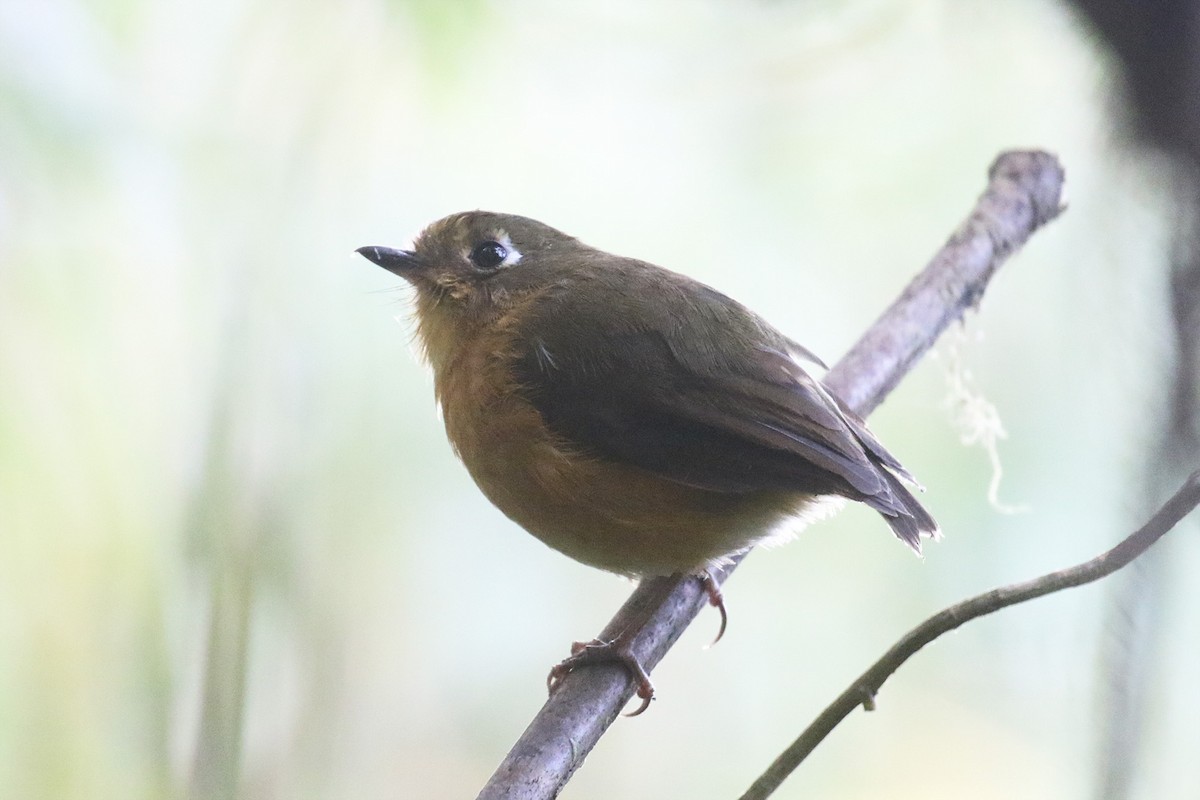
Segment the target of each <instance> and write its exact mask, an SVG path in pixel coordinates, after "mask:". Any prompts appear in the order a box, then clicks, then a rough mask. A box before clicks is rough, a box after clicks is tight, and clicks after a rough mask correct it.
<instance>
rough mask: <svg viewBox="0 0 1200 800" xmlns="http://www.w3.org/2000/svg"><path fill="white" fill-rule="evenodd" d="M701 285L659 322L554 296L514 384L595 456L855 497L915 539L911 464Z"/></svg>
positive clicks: (759, 486) (736, 309)
mask: <svg viewBox="0 0 1200 800" xmlns="http://www.w3.org/2000/svg"><path fill="white" fill-rule="evenodd" d="M707 291H708V292H710V293H711V295H709V296H707V297H706V298H705V302H704V304H703V305H702V306H700V307H692V308H691V309H690V310H688V311H687V313H676V314H674V315H669V316H668V321H669V323H670V324H668V325H663V326H659V327H658V328H656V329H654V330H648V329H646V328H644V327H639V326H637V325H636V324H631V323H630V321H629V318H628V316H623V317H616V316H613V315H610V314H606V313H604V309H600V308H598V307H597V306H595V305H589V306H584V305H582V304H580V303H578V302H576V301H575V299H574V297H573V296H572V295H571V294H567V295H565V296H563V297H561V298H560V299H558V300H557V301H555V300H553V299H551V301H549V302H548V303H546V305H545V307H543V308H542V309H540V313H541V315H542V316H541V317H540V319H539V320H538V322H537V323H536V324H535V325H532V326H531V327H530V335H525V336H522V337H520V338H519V341H521V342H523V347H522V349H520V350H519V351H518V353H517V354H516V360H515V363H514V370H515V374H516V377H517V380H518V383H519V387H520V391H521V392H522V393H523V394H524V396H525V397H526V398H527V399H528V400H529V402H530V403H532V404H533V406H534V407H535V408H537V410H538V411H539V412H540V413H541V415H542V417H543V418H544V420H545V422H546V424H547V425H548V426H549V427H550V429H551V430H552V431H553V432H554V433H555V434H556V435H558V436H559V437H561V438H562V439H563V440H565V441H567V442H569V443H570V444H571V445H572V446H574V447H577V448H579V449H580V450H582V451H583V452H586V453H590V454H592V455H594V456H597V457H600V458H605V459H609V460H612V461H616V462H620V463H625V464H630V465H634V466H637V467H640V468H642V469H645V470H649V471H650V472H653V473H655V474H657V475H659V476H661V477H664V478H667V479H669V480H672V481H676V482H678V483H682V484H686V485H689V486H694V487H697V488H701V489H705V490H708V491H712V492H720V493H745V492H754V491H762V490H785V491H796V492H804V493H811V494H817V495H823V494H836V495H841V496H844V497H848V498H851V499H854V500H861V501H863V502H865V503H867V504H868V505H870V506H871V507H872V508H874V509H876V510H877V511H879V512H880V513H881V514H882V515H883V516H884V517H885V519H887V521H888V523H889V524H890V525H891V526H892V528H893V530H894V531H895V532H896V534H897V535H898V536H899V537H900V538H901V539H903V540H904V541H905V542H907V543H908V544H910V545H911V546H913V547H918V546H919V537H920V534H921V533H922V532H926V533H933V532H935V531H936V524H935V523H934V522H933V520H932V518H930V517H929V515H928V513H926V512H925V510H924V509H923V508H922V507H921V506H920V504H919V503H918V502H917V501H916V499H915V498H913V496H912V495H911V494H910V493H909V492H908V491H907V490H906V489H905V488H904V487H903V485H902V484H901V483H900V481H899V480H898V479H897V474H899V475H901V476H903V477H905V478H907V477H908V475H907V473H906V472H904V471H903V468H902V467H900V465H899V463H898V462H897V461H896V459H895V458H893V457H892V456H891V454H889V453H888V452H887V450H885V449H884V448H883V446H882V445H881V444H880V443H879V442H878V440H876V439H875V437H874V436H873V435H871V433H870V432H869V431H868V430H867V429H866V426H865V425H864V424H863V423H862V422H861V420H859V419H858V418H857V417H854V416H853V415H852V414H850V413H848V412H847V411H846V410H845V409H844V408H842V407H841V405H840V404H839V403H838V402H837V401H836V400H835V399H834V398H833V397H832V396H831V395H830V394H829V393H828V391H827V390H825V389H824V387H823V386H821V385H820V384H819V383H818V382H817V381H816V380H814V379H813V378H812V377H811V376H809V375H808V374H807V373H806V372H805V371H804V370H803V369H802V368H801V367H800V365H799V364H798V363H797V360H796V358H794V357H793V353H792V352H791V351H792V348H793V347H794V345H792V343H791V342H790V341H788V340H787V339H785V338H784V337H782V335H780V334H778V333H776V332H775V331H774V330H773V329H771V328H769V327H767V326H766V325H765V323H762V322H761V321H760V320H758V319H757V317H753V315H751V314H750V312H749V311H746V310H745V309H743V308H742V307H741V306H737V305H736V304H735V303H734V301H732V300H729V299H728V298H725V297H724V296H723V295H719V294H717V293H716V292H713V291H712V290H707ZM623 299H628V298H623ZM722 301H723V302H725V303H728V304H730V306H729V307H728V308H722V307H721V305H720V303H721V302H722ZM660 311H661V309H660ZM706 315H707V316H706ZM634 316H635V317H636V315H634ZM657 318H658V319H660V320H661V319H663V315H662V314H661V313H660V314H659V315H658V317H657ZM663 328H665V329H666V330H670V331H671V333H669V334H668V333H664V332H663V330H662V329H663ZM717 336H720V337H721V339H720V341H716V340H714V337H717ZM802 355H803V353H802Z"/></svg>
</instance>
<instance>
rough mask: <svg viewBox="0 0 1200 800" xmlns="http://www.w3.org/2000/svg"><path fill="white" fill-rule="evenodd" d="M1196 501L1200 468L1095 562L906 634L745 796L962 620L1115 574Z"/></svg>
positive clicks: (772, 785) (755, 799) (968, 604)
mask: <svg viewBox="0 0 1200 800" xmlns="http://www.w3.org/2000/svg"><path fill="white" fill-rule="evenodd" d="M1197 505H1200V470H1197V471H1196V472H1193V473H1192V475H1191V477H1189V478H1188V479H1187V480H1186V481H1185V482H1184V484H1183V486H1182V487H1180V489H1179V491H1178V492H1176V493H1175V495H1174V496H1173V497H1172V498H1171V499H1170V500H1168V501H1167V503H1166V505H1164V506H1163V507H1162V508H1161V509H1159V510H1158V513H1157V514H1155V515H1154V516H1153V517H1151V518H1150V521H1149V522H1147V523H1146V524H1145V525H1144V526H1142V527H1141V528H1140V529H1138V530H1137V531H1134V532H1133V533H1132V534H1130V535H1129V537H1128V538H1126V539H1124V540H1123V541H1121V542H1120V543H1119V544H1118V545H1117V546H1116V547H1114V548H1112V549H1111V550H1109V551H1107V552H1104V553H1101V554H1100V555H1098V556H1096V557H1095V558H1093V559H1092V560H1091V561H1085V562H1084V563H1082V564H1079V565H1077V566H1074V567H1070V568H1068V569H1063V570H1059V571H1058V572H1051V573H1049V574H1048V575H1043V576H1041V577H1040V578H1034V579H1033V580H1031V581H1025V582H1024V583H1014V584H1011V585H1009V586H1002V587H1000V588H999V589H993V590H992V591H990V592H986V593H984V594H981V595H977V596H975V597H972V598H971V599H969V600H964V601H963V602H961V603H957V604H955V605H952V606H950V607H949V608H946V609H944V610H942V611H939V612H938V613H937V614H934V615H933V616H932V617H930V618H929V619H927V620H925V621H924V622H922V623H921V624H920V625H918V626H917V627H915V628H913V629H912V630H911V631H909V632H908V633H906V634H905V635H904V637H903V638H901V639H900V641H898V642H896V644H894V645H893V646H892V648H891V649H890V650H888V651H887V652H886V653H884V655H883V657H882V658H880V659H879V660H878V661H876V662H875V663H874V664H872V665H871V668H870V669H868V670H867V671H866V672H864V673H863V674H862V675H860V676H858V679H857V680H855V681H854V682H853V683H852V684H850V686H849V687H848V688H847V689H846V691H844V692H842V693H841V695H839V696H838V698H837V699H836V700H834V701H833V703H831V704H830V705H829V707H827V708H826V709H825V710H824V711H822V712H821V714H820V716H818V717H817V718H816V719H815V720H813V722H812V724H811V725H809V726H808V727H807V728H806V729H805V730H804V732H803V733H801V734H800V736H799V738H797V739H796V741H794V742H792V744H791V746H790V747H788V749H787V750H784V751H783V753H782V754H780V756H779V758H777V759H775V761H774V763H772V764H771V766H770V767H768V768H767V771H766V772H764V773H763V774H762V775H761V776H760V777H759V779H758V780H756V781H755V782H754V784H753V785H752V786H751V787H750V788H749V789H748V790H747V791H746V793H745V794H743V795H742V796H741V798H740V800H763V798H766V797H768V796H770V795H771V793H773V792H774V791H775V790H776V789H777V788H779V785H780V784H781V783H783V781H784V779H785V778H787V776H788V775H790V774H792V771H793V770H795V769H796V767H798V766H800V763H801V762H802V761H804V759H805V758H807V757H808V754H809V753H811V752H812V751H813V749H814V748H815V747H816V746H817V745H818V744H820V743H821V742H822V741H823V740H824V739H825V737H826V736H828V735H829V734H830V732H832V731H833V729H834V728H835V727H836V726H837V725H838V723H840V722H841V721H842V720H843V719H845V718H846V717H847V716H849V715H850V712H852V711H853V710H854V709H855V708H857V707H858V706H859V705H862V706H863V707H864V708H866V709H867V710H868V711H870V710H873V706H874V700H875V694H876V692H878V691H879V689H880V687H881V686H883V683H884V681H886V680H887V679H888V678H890V677H891V676H892V673H894V672H895V671H896V670H898V669H900V666H901V665H902V664H904V662H905V661H907V660H908V659H909V658H911V657H912V656H913V655H914V654H916V652H917V651H918V650H920V649H921V648H922V647H924V646H925V645H927V644H929V643H930V642H932V641H933V640H934V639H936V638H938V637H939V636H941V635H942V634H943V633H949V632H950V631H952V630H954V629H955V628H957V627H959V626H960V625H963V624H964V623H967V622H970V621H971V620H973V619H976V618H977V617H982V616H984V615H986V614H991V613H992V612H993V611H999V610H1000V609H1002V608H1007V607H1008V606H1011V605H1016V604H1017V603H1023V602H1025V601H1026V600H1033V599H1034V598H1037V597H1041V596H1043V595H1047V594H1051V593H1053V592H1057V591H1061V590H1063V589H1070V588H1072V587H1075V586H1082V585H1083V584H1085V583H1091V582H1092V581H1096V580H1099V579H1100V578H1103V577H1105V576H1107V575H1111V574H1112V573H1114V572H1116V571H1117V570H1119V569H1120V568H1121V567H1123V566H1125V565H1126V564H1128V563H1129V562H1131V561H1133V560H1134V559H1135V558H1137V557H1138V556H1140V555H1141V554H1142V553H1144V552H1146V550H1148V549H1149V548H1150V546H1151V545H1152V544H1154V543H1155V542H1157V541H1158V540H1159V539H1161V538H1162V537H1163V535H1165V534H1166V532H1167V531H1169V530H1171V528H1173V527H1175V525H1176V524H1177V523H1178V522H1179V521H1180V520H1181V519H1183V518H1184V517H1185V516H1187V515H1188V514H1189V513H1191V512H1192V510H1193V509H1195V508H1196V506H1197Z"/></svg>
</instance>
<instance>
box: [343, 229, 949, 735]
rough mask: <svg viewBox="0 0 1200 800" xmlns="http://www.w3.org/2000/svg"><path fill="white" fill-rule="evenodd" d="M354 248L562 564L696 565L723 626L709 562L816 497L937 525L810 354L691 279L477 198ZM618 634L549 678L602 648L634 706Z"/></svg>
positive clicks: (447, 407)
mask: <svg viewBox="0 0 1200 800" xmlns="http://www.w3.org/2000/svg"><path fill="white" fill-rule="evenodd" d="M358 252H359V253H361V254H362V255H363V256H365V257H366V258H368V259H370V260H371V261H373V262H375V263H376V264H378V265H379V266H381V267H383V268H385V269H387V270H388V271H390V272H392V273H394V274H396V275H398V276H400V277H401V278H404V279H405V280H406V281H408V282H409V283H411V284H412V285H413V286H414V287H416V319H417V331H418V334H419V339H420V342H421V344H422V346H423V348H424V352H425V355H426V357H427V359H428V361H429V363H430V364H431V365H432V367H433V373H434V385H435V389H436V392H437V399H438V402H439V403H440V404H441V408H442V412H443V419H444V421H445V425H446V433H447V435H448V436H449V439H450V442H451V444H452V446H453V447H454V449H455V451H456V452H457V453H458V455H459V457H460V458H461V459H462V461H463V463H464V464H465V465H466V467H467V470H468V471H469V472H470V473H471V476H472V477H473V478H474V479H475V482H476V483H477V484H478V485H479V488H480V489H481V490H483V493H484V494H485V495H487V497H488V499H489V500H491V501H492V502H493V503H494V504H495V505H496V507H497V508H499V509H500V510H501V511H502V512H504V514H506V515H507V516H508V517H509V518H510V519H512V520H513V521H515V522H516V523H518V524H519V525H521V527H523V528H525V530H527V531H529V532H530V533H532V534H533V535H534V536H536V537H537V538H539V539H541V540H542V541H543V542H545V543H546V544H548V545H549V546H551V547H553V548H554V549H556V550H559V551H561V552H563V553H565V554H566V555H568V556H570V557H571V558H574V559H576V560H577V561H581V562H583V563H585V564H589V565H591V566H594V567H599V568H601V569H605V570H609V571H610V572H616V573H619V574H622V575H628V576H632V577H643V576H653V575H670V574H674V573H684V574H689V575H696V576H699V577H700V578H701V580H703V581H704V582H705V586H706V590H707V591H708V592H709V596H710V599H711V600H712V602H713V604H714V605H716V606H718V607H719V608H720V609H721V612H722V626H721V629H722V631H723V630H724V606H723V603H722V601H721V596H720V593H719V591H718V590H717V586H716V583H715V582H714V581H712V580H711V577H710V576H709V573H708V571H709V570H710V569H712V568H714V567H718V566H720V565H721V564H722V563H723V561H724V560H725V559H727V558H728V556H730V555H732V554H736V553H739V552H742V551H745V550H747V549H748V548H750V547H752V546H754V545H755V544H757V543H759V542H761V541H763V540H764V539H767V538H770V537H771V536H772V535H773V534H777V532H778V531H779V530H780V529H781V527H785V526H786V525H787V524H788V522H789V521H791V520H794V519H795V518H797V517H799V516H802V515H804V514H805V512H806V511H811V510H812V509H813V508H814V505H815V503H816V501H818V500H819V499H821V498H826V497H842V498H847V499H850V500H856V501H859V502H862V503H865V504H866V505H868V506H870V507H871V508H873V509H875V510H876V511H878V512H879V513H880V515H882V516H883V518H884V520H885V521H886V522H887V523H888V525H889V526H891V529H892V531H893V532H894V533H895V534H896V536H897V537H899V538H900V539H901V540H902V541H903V542H905V543H906V544H908V545H909V546H910V547H912V548H913V549H914V550H916V551H918V552H919V551H920V539H921V536H923V535H926V536H936V535H937V532H938V528H937V524H936V523H935V522H934V521H933V518H932V517H931V516H930V515H929V513H928V512H926V511H925V509H924V508H922V507H921V504H920V503H919V502H917V500H916V498H915V497H913V495H912V494H911V493H910V492H909V491H908V490H907V489H906V488H905V487H904V486H903V484H902V483H901V479H903V480H906V481H912V477H911V476H910V475H909V474H908V472H907V471H905V469H904V468H903V467H902V466H900V463H899V462H898V461H897V460H896V459H895V458H894V457H892V455H891V454H890V453H888V451H887V450H886V449H884V447H883V445H882V444H880V443H879V440H877V439H876V438H875V436H874V435H872V434H871V432H870V431H869V430H868V429H867V427H866V425H865V424H864V423H863V421H862V420H861V419H859V418H858V417H857V416H855V415H854V414H853V413H851V412H850V411H849V410H848V409H847V408H846V407H845V406H844V405H843V404H842V403H841V402H840V401H839V400H838V399H837V398H836V397H834V396H833V395H832V394H831V393H830V392H829V390H828V389H826V388H825V387H824V386H822V384H821V383H820V382H819V381H817V380H815V379H814V378H812V377H811V376H810V375H809V374H808V372H806V370H805V368H804V364H805V363H811V364H816V365H818V366H824V365H823V364H821V362H820V360H819V359H817V358H816V357H815V356H814V355H812V354H811V353H810V352H808V350H806V349H805V348H803V347H801V346H800V345H798V344H797V343H795V342H793V341H792V340H791V339H789V338H788V337H786V336H784V335H783V334H782V333H780V332H779V331H777V330H776V329H775V328H774V327H772V326H771V325H770V324H769V323H767V322H766V321H764V320H763V319H762V318H761V317H759V316H758V315H756V314H755V313H754V312H752V311H750V310H749V309H747V308H746V307H745V306H743V305H741V304H740V303H737V302H736V301H734V300H731V299H730V298H728V297H726V296H725V295H723V294H721V293H720V292H718V291H716V290H714V289H711V288H709V287H708V286H705V285H704V284H702V283H699V282H697V281H694V280H692V279H690V278H688V277H685V276H683V275H680V274H677V273H675V272H671V271H669V270H666V269H663V268H662V267H657V266H655V265H653V264H648V263H646V262H644V261H638V260H636V259H632V258H623V257H620V256H615V255H612V254H609V253H606V252H603V251H601V250H597V249H595V248H593V247H589V246H588V245H585V244H583V243H582V242H580V241H578V240H577V239H574V238H572V237H570V236H568V235H566V234H564V233H561V232H559V231H557V230H555V229H554V228H551V227H549V226H547V225H544V224H542V223H540V222H537V221H535V220H532V219H528V218H525V217H519V216H514V215H508V214H495V213H488V212H482V211H474V212H466V213H460V214H454V215H451V216H449V217H446V218H444V219H441V220H438V221H437V222H434V223H433V224H431V225H430V226H429V227H427V228H426V229H425V230H424V231H423V232H422V233H421V234H420V235H419V236H418V237H417V239H416V241H415V244H414V246H413V248H412V249H411V250H397V249H392V248H387V247H362V248H360V249H359V250H358ZM630 636H632V631H631V632H630ZM629 638H630V637H625V636H622V637H618V639H617V640H616V641H613V642H592V643H590V644H588V645H577V646H576V647H575V648H574V655H573V656H572V657H571V658H569V659H567V660H566V661H564V662H563V663H562V664H560V665H559V666H558V667H556V668H555V670H554V671H552V672H551V682H552V684H553V683H554V682H557V680H558V679H559V678H561V677H562V676H563V675H564V674H565V673H566V672H567V671H569V670H570V669H573V668H574V667H577V666H579V665H580V664H582V663H588V662H594V661H599V660H619V661H621V662H623V663H625V664H626V665H627V666H628V667H629V668H630V670H631V671H632V672H633V674H634V676H635V678H636V680H637V683H638V695H639V696H640V697H641V698H642V701H643V704H642V708H641V709H639V710H638V712H635V713H640V711H641V710H644V708H645V707H646V705H647V704H648V702H649V700H650V698H651V697H652V696H653V687H652V686H651V684H650V681H649V678H648V676H647V675H646V672H645V670H644V669H642V667H641V665H640V664H638V663H637V661H636V659H634V657H633V656H632V654H631V653H630V650H629V645H630V644H631V642H630V641H629ZM718 638H720V637H719V636H718Z"/></svg>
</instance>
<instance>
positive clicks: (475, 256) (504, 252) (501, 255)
mask: <svg viewBox="0 0 1200 800" xmlns="http://www.w3.org/2000/svg"><path fill="white" fill-rule="evenodd" d="M464 255H465V256H466V259H467V260H468V261H470V262H471V263H472V264H474V265H475V267H476V268H477V269H479V270H482V271H483V272H495V271H496V270H499V269H503V268H504V267H511V266H512V265H514V264H516V263H517V262H518V261H520V260H521V252H520V251H519V250H517V248H515V247H513V243H512V239H510V238H509V236H508V234H507V233H505V232H504V231H497V232H496V233H494V234H493V235H492V238H490V239H485V240H484V241H482V242H480V243H479V244H477V245H475V247H474V248H472V249H471V250H469V251H466V252H465V253H464Z"/></svg>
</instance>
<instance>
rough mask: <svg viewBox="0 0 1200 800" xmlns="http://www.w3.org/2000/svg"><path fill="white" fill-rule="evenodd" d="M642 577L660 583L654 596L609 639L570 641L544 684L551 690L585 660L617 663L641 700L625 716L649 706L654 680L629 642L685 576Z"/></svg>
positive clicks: (631, 715) (635, 637)
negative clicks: (633, 709)
mask: <svg viewBox="0 0 1200 800" xmlns="http://www.w3.org/2000/svg"><path fill="white" fill-rule="evenodd" d="M646 580H654V581H657V582H659V583H661V587H660V588H661V591H660V592H659V593H657V594H658V596H654V597H651V598H649V599H648V600H647V602H646V603H645V604H644V605H642V607H640V608H634V609H631V613H630V616H629V619H627V620H626V621H625V625H624V627H623V628H621V631H620V633H618V634H617V635H616V636H615V637H613V638H612V639H610V640H607V641H605V640H603V639H593V640H592V641H590V642H575V643H574V644H572V645H571V655H570V656H568V657H567V658H564V659H563V660H562V661H560V662H559V663H558V664H557V665H555V666H554V668H553V669H551V670H550V674H549V675H548V676H547V678H546V687H547V688H548V689H549V691H550V693H551V694H553V693H554V692H555V690H557V689H558V687H559V685H560V684H561V683H562V681H563V679H564V678H566V677H567V675H568V674H569V673H571V672H573V671H574V670H575V669H576V668H577V667H582V666H586V665H588V664H605V663H608V664H611V663H617V664H621V665H622V666H624V667H625V668H626V669H627V670H629V674H630V675H632V676H633V681H634V684H635V686H636V687H637V696H638V697H639V698H641V701H642V704H641V705H640V706H638V708H637V710H636V711H633V712H632V713H629V714H626V715H625V716H627V717H636V716H637V715H638V714H641V713H642V712H643V711H645V710H646V709H647V708H649V707H650V701H652V700H653V699H654V684H653V683H651V682H650V674H649V673H648V672H647V671H646V668H645V667H643V666H642V663H641V661H639V660H638V658H637V656H636V655H634V653H633V643H634V641H635V640H636V639H637V635H638V633H639V632H640V631H641V630H642V628H643V627H644V626H645V625H646V623H647V622H649V621H650V618H651V617H653V616H654V612H655V611H656V610H658V606H659V602H660V601H661V600H663V599H665V598H666V597H667V595H668V593H670V591H671V590H672V589H674V588H675V587H676V586H677V585H678V584H679V581H681V580H686V576H682V575H674V576H671V577H669V578H666V577H663V578H647V579H646Z"/></svg>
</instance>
